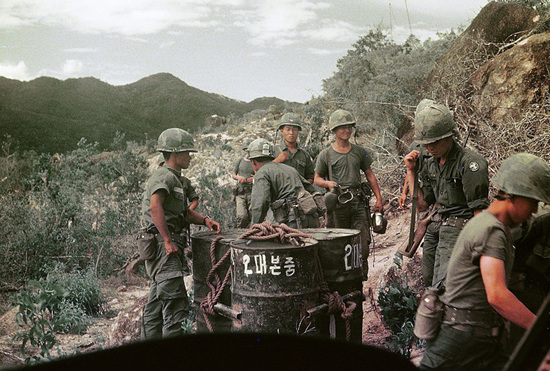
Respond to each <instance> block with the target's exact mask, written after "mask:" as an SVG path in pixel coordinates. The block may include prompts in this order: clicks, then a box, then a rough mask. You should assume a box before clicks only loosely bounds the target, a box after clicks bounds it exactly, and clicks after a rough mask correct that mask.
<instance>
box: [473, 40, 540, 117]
mask: <svg viewBox="0 0 550 371" xmlns="http://www.w3.org/2000/svg"><path fill="white" fill-rule="evenodd" d="M470 83H471V85H472V87H473V94H474V95H473V99H472V105H473V108H474V109H475V111H476V113H477V115H478V116H479V117H483V118H484V119H486V120H488V121H492V122H495V123H497V122H500V121H502V120H506V121H510V120H519V119H520V117H521V114H522V112H523V111H524V110H525V109H526V108H528V107H529V106H531V105H534V104H540V103H543V101H544V100H545V99H547V98H548V93H549V85H550V32H546V33H541V34H537V35H533V36H531V37H529V38H527V39H525V40H522V41H521V42H520V43H518V44H517V45H515V46H514V47H513V48H511V49H509V50H507V51H506V52H504V53H502V54H499V55H498V56H496V57H495V58H494V59H492V60H491V61H490V62H489V63H487V64H485V65H484V66H483V67H481V68H480V69H479V70H477V71H476V72H475V73H474V75H473V76H472V78H471V79H470Z"/></svg>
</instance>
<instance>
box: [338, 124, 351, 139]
mask: <svg viewBox="0 0 550 371" xmlns="http://www.w3.org/2000/svg"><path fill="white" fill-rule="evenodd" d="M352 133H353V125H342V126H338V127H337V128H336V129H334V135H336V138H338V139H340V140H349V138H351V134H352Z"/></svg>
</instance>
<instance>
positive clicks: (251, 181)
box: [246, 176, 254, 184]
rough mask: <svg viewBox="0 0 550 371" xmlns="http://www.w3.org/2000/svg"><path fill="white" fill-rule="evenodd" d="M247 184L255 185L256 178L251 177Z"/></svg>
mask: <svg viewBox="0 0 550 371" xmlns="http://www.w3.org/2000/svg"><path fill="white" fill-rule="evenodd" d="M246 182H247V183H248V184H252V183H254V177H253V176H251V177H250V178H248V179H247V180H246Z"/></svg>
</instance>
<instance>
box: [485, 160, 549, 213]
mask: <svg viewBox="0 0 550 371" xmlns="http://www.w3.org/2000/svg"><path fill="white" fill-rule="evenodd" d="M492 181H493V184H494V185H495V187H497V188H498V189H500V190H502V191H504V192H506V193H507V194H509V195H514V196H522V197H527V198H532V199H535V200H538V201H542V202H544V203H550V165H548V164H547V163H546V161H544V160H543V159H541V158H540V157H537V156H535V155H532V154H530V153H517V154H515V155H512V156H510V157H508V158H507V159H506V160H504V161H503V162H502V165H500V169H499V170H498V172H497V174H496V175H495V176H494V177H493V179H492Z"/></svg>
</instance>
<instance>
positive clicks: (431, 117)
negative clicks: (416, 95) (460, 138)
mask: <svg viewBox="0 0 550 371" xmlns="http://www.w3.org/2000/svg"><path fill="white" fill-rule="evenodd" d="M424 101H425V100H423V101H422V102H420V104H422V103H423V102H424ZM420 104H419V106H420ZM455 128H456V127H455V123H454V121H453V114H452V112H451V111H450V110H449V109H448V108H447V107H445V106H444V105H442V104H438V103H435V102H433V101H432V102H424V107H423V108H422V107H421V109H418V108H417V113H416V117H415V120H414V139H415V140H416V141H417V142H418V143H419V144H428V143H433V142H436V141H438V140H440V139H443V138H447V137H450V136H452V135H453V134H454V133H455Z"/></svg>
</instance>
